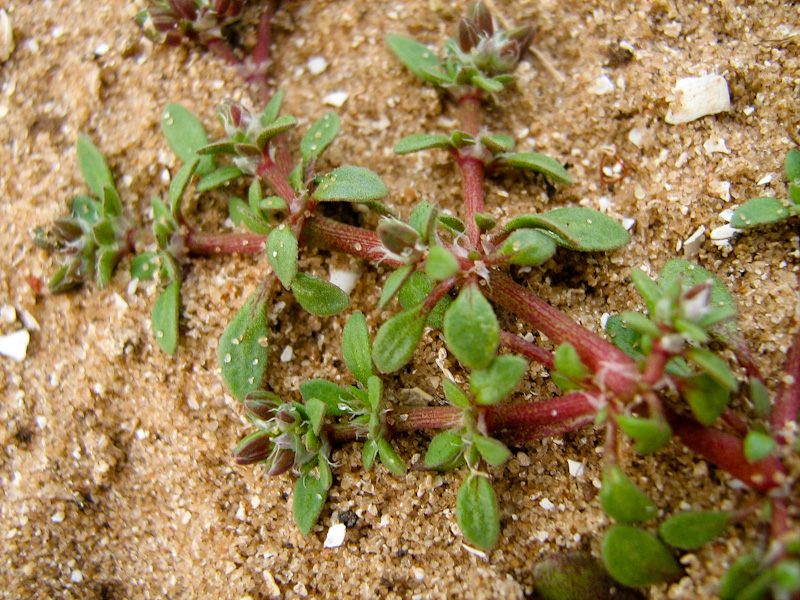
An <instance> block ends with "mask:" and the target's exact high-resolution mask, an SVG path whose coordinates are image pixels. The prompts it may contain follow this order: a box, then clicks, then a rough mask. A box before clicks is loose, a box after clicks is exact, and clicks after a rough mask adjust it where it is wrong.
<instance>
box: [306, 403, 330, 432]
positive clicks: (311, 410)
mask: <svg viewBox="0 0 800 600" xmlns="http://www.w3.org/2000/svg"><path fill="white" fill-rule="evenodd" d="M327 410H328V405H327V404H326V403H325V402H323V401H322V400H320V399H319V398H310V399H308V400H306V412H307V413H308V420H309V421H310V422H311V430H312V431H313V432H314V433H315V434H316V435H319V432H320V431H322V426H323V425H324V424H325V413H326V412H327Z"/></svg>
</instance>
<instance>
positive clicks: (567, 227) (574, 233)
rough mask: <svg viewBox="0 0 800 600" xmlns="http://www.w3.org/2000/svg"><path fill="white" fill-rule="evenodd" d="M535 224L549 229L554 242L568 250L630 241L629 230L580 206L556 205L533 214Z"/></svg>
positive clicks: (588, 249) (601, 248)
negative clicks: (545, 211)
mask: <svg viewBox="0 0 800 600" xmlns="http://www.w3.org/2000/svg"><path fill="white" fill-rule="evenodd" d="M534 216H535V217H536V221H537V225H536V226H537V227H539V228H541V229H545V230H547V231H550V232H551V233H552V234H553V235H554V237H555V240H556V242H557V243H558V244H559V245H561V246H564V247H565V248H569V249H570V250H581V251H584V252H599V251H606V250H613V249H615V248H619V247H620V246H624V245H625V244H627V243H628V242H629V241H630V235H629V234H628V231H627V230H626V229H625V228H624V227H623V226H622V225H621V224H620V223H618V222H617V221H615V220H614V219H612V218H611V217H609V216H608V215H606V214H603V213H601V212H599V211H596V210H592V209H591V208H586V207H583V206H571V207H564V208H556V209H554V210H551V211H550V212H548V213H545V214H543V215H534Z"/></svg>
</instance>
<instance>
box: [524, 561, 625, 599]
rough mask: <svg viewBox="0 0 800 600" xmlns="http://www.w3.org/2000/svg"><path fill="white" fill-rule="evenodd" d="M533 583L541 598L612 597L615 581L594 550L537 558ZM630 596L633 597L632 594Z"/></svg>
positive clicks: (623, 596) (537, 594)
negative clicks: (613, 581)
mask: <svg viewBox="0 0 800 600" xmlns="http://www.w3.org/2000/svg"><path fill="white" fill-rule="evenodd" d="M533 580H534V581H533V585H534V590H535V592H536V598H538V599H539V600H609V599H610V598H615V597H616V598H620V599H623V598H625V595H624V594H621V593H620V594H617V595H614V594H613V593H612V591H611V588H612V581H611V578H610V577H609V576H608V573H606V570H605V569H604V568H603V565H602V563H601V562H600V561H599V560H598V559H597V558H595V557H594V556H592V554H591V552H589V551H588V550H586V551H580V550H578V551H572V552H567V553H563V554H556V555H551V556H548V557H546V558H545V559H544V560H537V562H536V566H535V567H534V568H533ZM629 598H631V597H629Z"/></svg>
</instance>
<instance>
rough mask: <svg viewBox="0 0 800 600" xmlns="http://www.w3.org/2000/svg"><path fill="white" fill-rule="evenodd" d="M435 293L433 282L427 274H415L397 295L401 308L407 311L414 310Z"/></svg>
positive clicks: (417, 272) (416, 272)
mask: <svg viewBox="0 0 800 600" xmlns="http://www.w3.org/2000/svg"><path fill="white" fill-rule="evenodd" d="M432 291H433V282H432V281H431V280H430V279H428V276H427V275H426V274H425V273H420V272H419V271H415V272H413V273H412V274H411V275H410V276H409V278H408V280H407V281H406V282H405V283H404V284H403V287H401V288H400V291H399V292H398V293H397V299H398V301H399V302H400V306H402V307H403V308H405V309H409V308H414V307H415V306H417V305H419V304H420V303H422V302H423V301H424V300H425V298H426V297H427V296H428V294H430V293H431V292H432Z"/></svg>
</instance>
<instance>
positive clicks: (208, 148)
mask: <svg viewBox="0 0 800 600" xmlns="http://www.w3.org/2000/svg"><path fill="white" fill-rule="evenodd" d="M236 145H237V144H236V142H231V141H230V140H223V141H221V142H214V143H213V144H206V145H205V146H201V147H200V148H198V149H197V152H196V154H197V155H198V156H200V157H201V160H207V159H209V158H211V159H213V157H214V156H216V155H217V154H236ZM214 169H216V165H214V166H213V167H212V168H211V169H209V170H208V171H207V172H205V173H200V172H199V170H198V173H199V174H201V175H207V174H208V173H210V172H211V171H213V170H214Z"/></svg>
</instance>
